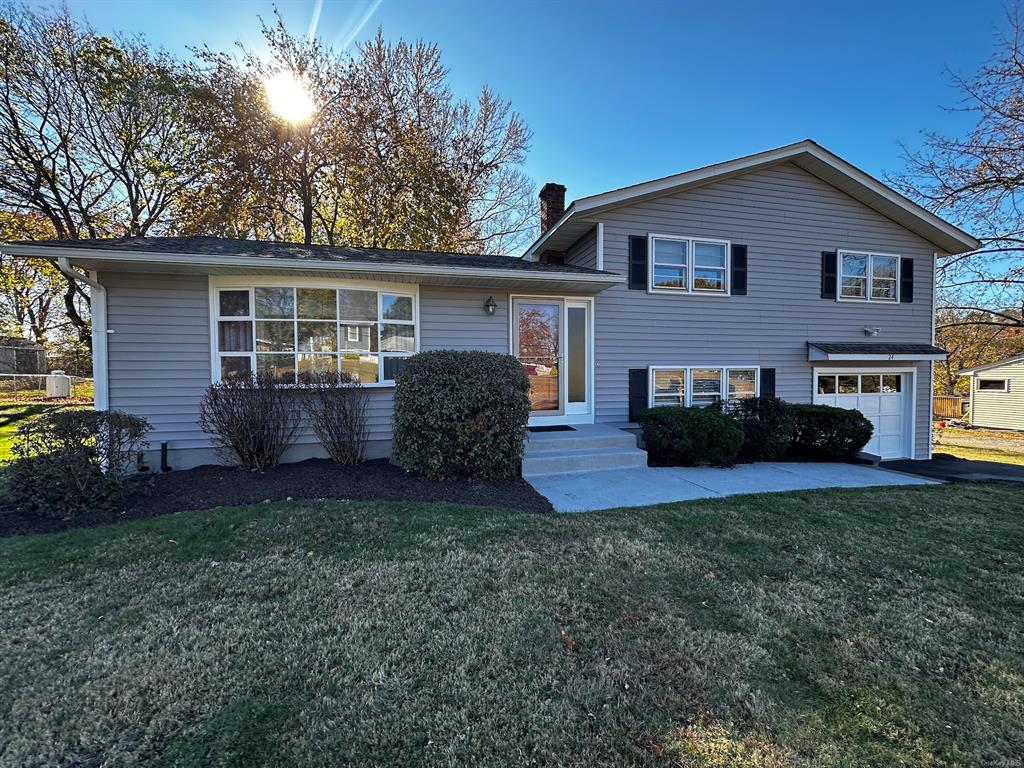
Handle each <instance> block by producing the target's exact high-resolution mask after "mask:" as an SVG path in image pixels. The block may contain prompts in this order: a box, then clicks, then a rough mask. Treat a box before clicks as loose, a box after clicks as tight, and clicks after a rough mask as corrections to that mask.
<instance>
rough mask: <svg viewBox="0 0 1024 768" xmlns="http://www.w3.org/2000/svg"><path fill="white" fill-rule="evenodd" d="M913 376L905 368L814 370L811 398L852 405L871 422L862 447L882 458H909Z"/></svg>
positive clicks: (910, 454)
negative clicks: (869, 435) (867, 439)
mask: <svg viewBox="0 0 1024 768" xmlns="http://www.w3.org/2000/svg"><path fill="white" fill-rule="evenodd" d="M912 386H913V376H912V375H911V374H909V373H907V372H906V371H886V370H879V369H861V370H857V371H847V370H844V371H835V372H833V371H829V370H828V369H825V368H818V369H817V370H816V371H815V387H814V402H815V403H818V404H821V405H833V406H836V407H838V408H848V409H856V410H858V411H860V412H861V413H863V414H864V416H865V417H867V419H868V421H870V422H871V424H872V425H873V426H874V428H875V429H874V432H873V433H872V434H871V440H869V441H868V444H867V445H865V446H864V451H865V452H867V453H873V454H875V455H876V456H881V457H882V458H883V459H901V458H912V457H913V455H914V443H913V437H912V434H911V432H912V426H913V414H912V413H911V402H912V398H911V387H912Z"/></svg>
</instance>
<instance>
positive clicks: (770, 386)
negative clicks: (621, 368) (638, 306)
mask: <svg viewBox="0 0 1024 768" xmlns="http://www.w3.org/2000/svg"><path fill="white" fill-rule="evenodd" d="M647 387H648V383H647V369H646V368H630V369H629V420H630V421H636V420H637V417H638V416H639V415H640V411H642V410H643V409H644V408H646V407H647ZM759 389H760V393H761V397H775V369H774V368H762V369H761V386H760V388H759Z"/></svg>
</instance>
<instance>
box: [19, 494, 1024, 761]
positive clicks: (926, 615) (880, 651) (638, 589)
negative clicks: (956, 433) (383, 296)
mask: <svg viewBox="0 0 1024 768" xmlns="http://www.w3.org/2000/svg"><path fill="white" fill-rule="evenodd" d="M1021 511H1022V504H1021V501H1020V491H1019V489H1017V488H1011V487H1006V486H1000V485H971V484H962V485H956V486H942V487H908V488H885V489H876V490H872V489H865V490H842V491H839V490H836V491H813V492H801V493H793V494H774V495H765V496H746V497H733V498H728V499H717V500H709V501H700V502H690V503H686V504H673V505H664V506H660V507H651V508H645V509H639V510H629V511H620V512H608V513H599V514H589V515H574V516H572V515H563V516H547V515H531V514H526V513H518V512H510V511H508V510H499V509H482V508H472V507H459V506H454V505H445V504H413V503H366V502H364V503H356V502H293V503H283V504H264V505H257V506H253V507H248V508H233V509H220V510H214V511H209V512H194V513H184V514H178V515H169V516H165V517H160V518H153V519H150V520H145V521H138V522H133V523H125V524H122V525H119V526H109V527H103V528H94V529H88V530H78V531H69V532H66V533H60V534H51V535H45V536H29V537H21V538H14V539H8V540H4V541H2V542H0V603H2V604H3V605H4V610H3V611H2V612H0V690H2V691H4V692H5V695H4V696H2V697H0V764H4V765H22V764H28V765H34V764H58V765H64V764H67V765H72V764H86V765H91V764H95V765H100V764H102V765H117V766H121V765H155V766H161V765H238V766H260V765H268V766H269V765H296V766H312V765H317V766H320V765H323V766H335V765H367V766H371V765H403V766H416V765H473V766H478V765H508V764H526V763H534V764H550V765H579V766H591V765H648V764H651V765H686V766H719V765H721V766H783V765H787V766H788V765H815V766H825V765H836V766H875V765H878V766H882V765H886V766H887V765H893V764H902V765H920V766H942V765H948V766H954V765H982V764H1011V763H1012V762H1013V761H1015V760H1017V759H1018V756H1019V747H1020V744H1021V743H1024V726H1022V723H1024V640H1022V632H1021V616H1022V614H1024V611H1022V609H1024V600H1022V597H1021V596H1022V594H1024V543H1022V542H1024V523H1022V517H1021Z"/></svg>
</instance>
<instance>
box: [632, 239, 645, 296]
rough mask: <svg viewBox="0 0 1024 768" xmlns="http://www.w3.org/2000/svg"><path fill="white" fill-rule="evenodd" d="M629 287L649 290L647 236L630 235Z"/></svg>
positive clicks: (637, 289) (636, 289)
mask: <svg viewBox="0 0 1024 768" xmlns="http://www.w3.org/2000/svg"><path fill="white" fill-rule="evenodd" d="M629 287H630V289H632V290H635V291H646V290H647V238H646V237H643V236H641V235H630V237H629Z"/></svg>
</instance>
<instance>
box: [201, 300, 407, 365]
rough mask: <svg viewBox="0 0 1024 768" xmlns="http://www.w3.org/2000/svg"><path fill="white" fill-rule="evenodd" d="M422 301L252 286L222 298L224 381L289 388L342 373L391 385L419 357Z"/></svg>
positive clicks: (219, 345)
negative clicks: (264, 376)
mask: <svg viewBox="0 0 1024 768" xmlns="http://www.w3.org/2000/svg"><path fill="white" fill-rule="evenodd" d="M415 302H416V297H415V295H413V294H406V293H400V292H392V291H377V290H372V289H366V288H333V287H331V288H328V287H319V286H317V287H291V286H250V287H230V288H219V289H218V290H217V291H216V301H215V310H216V320H215V322H216V329H215V333H214V334H213V337H214V340H215V345H216V358H217V369H216V371H217V374H218V376H219V378H226V377H229V376H238V375H243V376H244V375H248V374H250V373H252V372H257V373H268V374H270V375H272V376H273V377H274V378H276V379H277V380H279V381H281V382H283V383H287V384H300V385H301V384H302V380H303V377H304V376H308V375H310V374H315V373H323V372H339V371H340V372H342V373H347V374H350V375H352V376H353V377H355V378H356V379H358V380H359V381H360V383H362V384H364V385H368V384H370V385H372V384H381V383H390V382H392V381H393V380H394V376H395V374H396V373H397V372H398V371H399V370H400V368H401V366H402V365H403V364H404V361H405V359H406V358H408V357H409V356H410V355H412V354H413V353H414V352H416V349H417V338H418V330H417V327H416V320H415V317H416V313H415Z"/></svg>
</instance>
